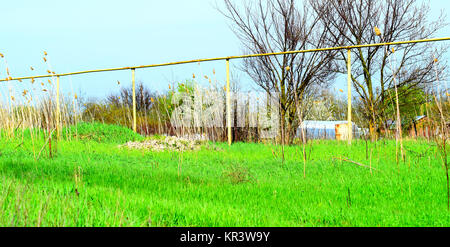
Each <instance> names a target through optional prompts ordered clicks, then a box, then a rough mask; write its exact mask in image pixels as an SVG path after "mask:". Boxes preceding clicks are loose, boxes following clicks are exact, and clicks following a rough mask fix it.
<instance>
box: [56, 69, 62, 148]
mask: <svg viewBox="0 0 450 247" xmlns="http://www.w3.org/2000/svg"><path fill="white" fill-rule="evenodd" d="M60 133H61V106H60V100H59V76H57V77H56V138H57V140H59V138H60V136H61V135H60Z"/></svg>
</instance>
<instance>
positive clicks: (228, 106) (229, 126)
mask: <svg viewBox="0 0 450 247" xmlns="http://www.w3.org/2000/svg"><path fill="white" fill-rule="evenodd" d="M226 61H227V127H228V145H229V146H231V96H230V59H227V60H226Z"/></svg>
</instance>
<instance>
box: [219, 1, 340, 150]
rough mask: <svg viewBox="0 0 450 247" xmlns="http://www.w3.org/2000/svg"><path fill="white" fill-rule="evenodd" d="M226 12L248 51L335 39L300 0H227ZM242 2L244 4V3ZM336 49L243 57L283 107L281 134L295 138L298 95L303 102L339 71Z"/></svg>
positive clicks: (248, 70)
mask: <svg viewBox="0 0 450 247" xmlns="http://www.w3.org/2000/svg"><path fill="white" fill-rule="evenodd" d="M224 3H225V8H224V11H222V10H220V11H221V12H222V14H224V15H225V16H226V17H227V18H228V19H229V20H230V21H231V27H232V29H233V31H234V33H235V34H236V35H237V37H238V38H239V39H240V40H241V42H242V46H243V48H244V51H245V52H251V53H272V52H285V51H293V50H304V49H312V48H317V47H322V46H323V45H324V44H325V43H326V42H327V41H329V40H331V38H330V37H328V36H329V33H328V31H327V29H325V28H323V25H322V23H321V22H320V21H318V20H319V17H318V16H317V15H315V14H313V11H311V10H310V8H309V7H308V6H307V5H305V4H302V5H300V4H299V3H298V1H295V0H261V1H250V2H248V1H243V2H242V4H239V5H238V4H235V3H234V2H232V0H224ZM239 6H240V7H239ZM335 54H336V52H334V51H329V52H317V53H298V54H285V55H279V56H264V57H256V58H248V59H245V60H244V63H243V66H242V69H243V70H244V71H245V72H246V73H247V74H248V75H249V76H250V77H251V78H252V79H253V80H254V82H255V83H256V84H257V85H258V86H259V87H261V88H263V89H264V90H265V91H266V92H267V94H268V95H270V96H271V97H277V99H278V101H279V104H280V105H279V109H280V127H281V130H280V132H279V133H280V137H281V140H282V143H290V142H291V141H292V137H293V136H294V135H295V130H296V128H297V126H298V121H296V120H297V114H296V112H297V107H296V105H299V106H300V105H302V104H301V103H299V104H297V103H296V102H295V100H296V99H299V101H301V100H302V99H304V97H305V92H307V91H308V90H309V89H310V88H311V87H312V86H313V85H319V84H328V83H330V82H331V81H332V79H333V76H334V73H333V71H335V70H336V68H335V63H334V62H333V61H334V56H335Z"/></svg>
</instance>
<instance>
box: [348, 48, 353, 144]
mask: <svg viewBox="0 0 450 247" xmlns="http://www.w3.org/2000/svg"><path fill="white" fill-rule="evenodd" d="M351 57H352V53H351V49H348V50H347V108H348V113H347V122H348V144H349V145H350V144H352V135H353V131H352V62H351Z"/></svg>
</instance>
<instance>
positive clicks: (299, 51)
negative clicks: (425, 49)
mask: <svg viewBox="0 0 450 247" xmlns="http://www.w3.org/2000/svg"><path fill="white" fill-rule="evenodd" d="M447 40H450V37H447V38H435V39H422V40H408V41H397V42H389V43H376V44H365V45H351V46H339V47H328V48H317V49H310V50H298V51H285V52H273V53H263V54H250V55H241V56H230V57H216V58H206V59H196V60H187V61H180V62H171V63H160V64H151V65H142V66H133V67H121V68H110V69H97V70H85V71H78V72H70V73H64V74H52V75H37V76H26V77H16V78H11V79H10V80H9V79H0V82H2V81H17V80H26V79H37V78H47V77H53V76H69V75H80V74H87V73H95V72H107V71H118V70H129V69H144V68H153V67H163V66H169V65H177V64H188V63H200V62H210V61H218V60H230V59H239V58H251V57H264V56H276V55H284V54H295V53H308V52H318V51H331V50H343V49H354V48H364V47H375V46H384V45H403V44H412V43H425V42H436V41H447Z"/></svg>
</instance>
